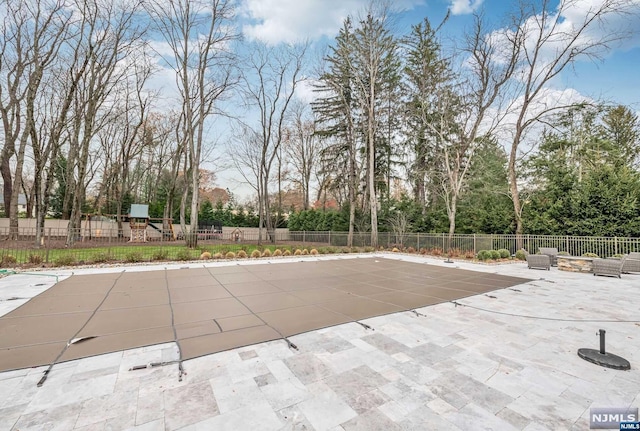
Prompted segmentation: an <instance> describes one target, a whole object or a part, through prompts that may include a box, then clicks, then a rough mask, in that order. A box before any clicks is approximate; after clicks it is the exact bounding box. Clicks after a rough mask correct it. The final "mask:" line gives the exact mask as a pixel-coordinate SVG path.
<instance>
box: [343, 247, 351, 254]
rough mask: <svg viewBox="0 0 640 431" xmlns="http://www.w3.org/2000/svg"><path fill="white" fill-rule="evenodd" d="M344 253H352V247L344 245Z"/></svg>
mask: <svg viewBox="0 0 640 431" xmlns="http://www.w3.org/2000/svg"><path fill="white" fill-rule="evenodd" d="M342 252H343V253H351V249H350V248H349V247H342Z"/></svg>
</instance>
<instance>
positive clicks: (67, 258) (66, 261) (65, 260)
mask: <svg viewBox="0 0 640 431" xmlns="http://www.w3.org/2000/svg"><path fill="white" fill-rule="evenodd" d="M3 260H4V259H3ZM75 263H76V258H75V257H74V256H73V255H72V254H65V255H62V256H60V257H58V258H57V259H56V260H54V261H53V265H54V266H71V265H73V264H75Z"/></svg>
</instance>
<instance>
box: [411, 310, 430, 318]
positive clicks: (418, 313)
mask: <svg viewBox="0 0 640 431" xmlns="http://www.w3.org/2000/svg"><path fill="white" fill-rule="evenodd" d="M409 311H410V312H411V313H413V314H415V315H416V316H417V317H427V315H426V314H422V313H420V312H419V311H417V310H409Z"/></svg>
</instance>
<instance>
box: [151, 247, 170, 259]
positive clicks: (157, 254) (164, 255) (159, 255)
mask: <svg viewBox="0 0 640 431" xmlns="http://www.w3.org/2000/svg"><path fill="white" fill-rule="evenodd" d="M168 258H169V250H164V249H160V250H156V251H154V252H153V254H152V255H151V259H152V260H167V259H168Z"/></svg>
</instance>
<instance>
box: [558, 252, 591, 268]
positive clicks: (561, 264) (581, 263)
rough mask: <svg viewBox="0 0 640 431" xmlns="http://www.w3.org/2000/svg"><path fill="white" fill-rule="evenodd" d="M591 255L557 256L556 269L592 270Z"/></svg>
mask: <svg viewBox="0 0 640 431" xmlns="http://www.w3.org/2000/svg"><path fill="white" fill-rule="evenodd" d="M593 259H594V258H593V257H583V256H558V269H559V270H560V271H570V272H593Z"/></svg>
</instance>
